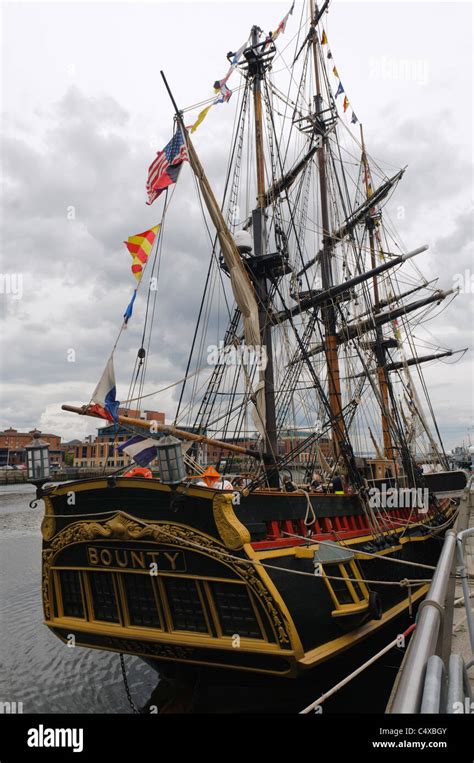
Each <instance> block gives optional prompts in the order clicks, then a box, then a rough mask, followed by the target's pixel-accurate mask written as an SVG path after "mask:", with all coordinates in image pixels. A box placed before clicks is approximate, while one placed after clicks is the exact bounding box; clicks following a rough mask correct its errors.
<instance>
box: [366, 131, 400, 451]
mask: <svg viewBox="0 0 474 763" xmlns="http://www.w3.org/2000/svg"><path fill="white" fill-rule="evenodd" d="M360 140H361V144H362V164H363V166H364V183H365V193H366V197H367V200H368V199H370V196H371V194H372V188H371V184H370V178H369V162H368V160H367V154H366V151H365V142H364V131H363V128H362V125H361V126H360ZM367 219H368V224H367V228H368V233H369V247H370V265H371V268H372V269H375V267H376V261H375V234H374V226H375V222H374V220H373V219H372V217H371V216H370V214H369V216H368V218H367ZM372 286H373V290H374V305H373V311H374V313H378V312H379V311H380V296H379V285H378V280H377V275H374V276H373V278H372ZM383 342H384V340H383V334H382V328H381V326H377V328H376V340H375V357H376V361H377V378H378V384H379V390H380V397H381V412H382V437H383V449H384V456H385V458H387V459H388V460H389V461H393V460H394V453H393V443H392V437H391V434H390V428H389V417H390V413H389V411H390V408H389V388H388V379H387V373H386V370H385V364H386V352H385V346H384V343H383Z"/></svg>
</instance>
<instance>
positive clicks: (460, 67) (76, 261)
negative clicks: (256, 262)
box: [0, 0, 474, 447]
mask: <svg viewBox="0 0 474 763" xmlns="http://www.w3.org/2000/svg"><path fill="white" fill-rule="evenodd" d="M289 5H290V2H289V0H288V2H285V3H279V2H263V3H261V2H260V3H259V2H238V3H232V2H223V1H222V0H221V1H220V2H210V3H203V2H193V3H185V2H176V1H174V2H172V3H163V2H145V3H140V2H133V3H125V2H101V3H97V2H80V3H74V2H65V1H63V2H51V3H44V2H12V3H9V2H4V3H2V4H1V6H0V7H1V14H2V22H3V23H2V30H3V31H2V41H1V42H2V53H1V67H2V72H1V104H0V107H1V118H2V127H1V153H2V196H1V223H2V225H1V244H2V246H1V252H2V266H1V274H2V282H1V286H2V289H1V292H2V293H1V294H0V304H1V314H0V319H1V321H2V327H1V331H2V349H3V353H2V355H3V360H2V406H1V410H0V414H1V415H0V427H2V428H4V427H7V426H15V427H17V428H18V429H30V428H32V427H33V426H38V427H39V428H40V429H42V430H43V431H52V432H57V433H60V434H61V435H62V436H63V437H64V438H65V439H72V438H73V437H80V436H83V435H85V434H87V433H89V432H93V431H94V430H95V427H96V425H95V422H94V421H93V420H86V419H78V418H75V417H74V416H72V415H71V414H66V413H62V412H61V411H60V406H61V403H63V402H69V403H73V404H80V403H83V402H87V401H88V400H89V398H90V395H91V392H92V390H93V388H94V386H95V384H96V382H97V380H98V378H99V376H100V374H101V371H102V368H103V366H104V363H105V361H106V359H107V357H108V355H109V353H110V349H111V347H112V345H113V342H114V340H115V338H116V335H117V332H118V329H119V326H120V323H121V315H122V313H123V310H124V308H125V306H126V304H127V302H128V300H129V298H130V295H131V290H132V288H133V279H132V277H131V275H130V262H129V255H128V254H127V252H126V250H125V248H124V246H123V244H122V242H123V240H124V239H125V238H126V237H127V236H129V235H131V234H133V233H136V232H138V231H141V230H146V229H147V228H148V227H151V225H153V224H155V223H156V222H157V219H159V216H160V215H159V213H160V207H159V205H160V202H157V203H156V204H155V205H154V206H152V207H147V206H146V205H145V192H144V183H145V178H146V170H147V167H148V165H149V164H150V161H151V160H152V158H153V156H154V154H155V153H156V151H157V150H159V149H160V148H162V147H163V145H164V144H165V143H166V142H167V140H168V139H169V137H170V134H171V126H172V109H171V106H170V103H169V100H168V97H167V96H166V93H165V92H164V88H163V85H162V82H161V78H160V76H159V70H160V69H164V70H165V71H166V73H167V76H168V79H169V80H170V82H171V84H172V87H173V91H174V92H175V94H176V96H177V98H178V101H179V103H180V105H182V106H184V105H190V104H192V103H194V102H198V101H200V100H203V99H205V98H208V97H209V96H210V95H211V94H212V89H211V88H212V84H213V82H214V80H215V79H216V78H220V77H222V76H223V75H224V73H225V71H226V69H227V62H226V59H225V55H226V53H227V51H228V50H235V49H236V48H237V47H238V46H239V45H240V44H241V43H242V42H243V40H245V39H246V37H247V36H248V33H249V29H250V27H251V26H252V24H254V23H257V24H258V25H259V26H260V27H261V28H262V29H263V30H265V31H269V30H270V29H274V28H275V27H276V26H277V24H278V22H279V21H280V20H281V18H282V17H283V16H284V14H285V13H286V12H287V10H288V8H289ZM301 9H302V2H300V0H296V6H295V13H294V16H293V17H292V18H290V20H289V22H288V26H287V30H286V33H285V35H284V36H282V37H280V40H279V45H281V46H283V45H286V44H287V43H288V42H289V41H290V40H291V38H292V36H293V35H294V34H295V32H296V30H297V23H298V19H299V17H300V14H301ZM326 29H327V33H328V37H329V38H330V45H331V49H332V51H333V54H334V58H335V60H336V61H337V67H338V70H339V72H340V74H341V77H342V79H343V80H344V85H345V88H346V91H347V92H348V94H349V97H350V100H351V104H352V105H353V106H354V109H355V110H356V112H357V114H358V116H359V118H360V119H361V121H363V123H364V130H365V138H366V143H367V146H368V148H369V150H370V153H371V154H372V155H373V156H374V157H376V158H377V159H380V160H381V161H382V162H384V164H385V165H388V166H389V165H393V166H394V167H401V166H404V165H406V164H407V165H408V171H407V173H406V175H405V177H404V179H403V180H402V182H401V183H400V185H399V187H398V191H397V195H396V198H395V199H394V200H392V202H391V204H392V209H391V210H389V211H390V212H391V213H392V216H393V218H395V217H396V216H397V215H398V218H399V219H397V225H398V229H399V232H400V234H401V237H402V239H403V241H404V242H405V243H406V245H407V249H413V248H415V247H417V246H419V245H420V244H423V243H428V244H429V245H430V251H429V253H427V254H426V255H422V256H421V257H420V258H419V259H418V261H417V264H418V265H419V266H420V267H421V268H422V270H423V271H424V273H425V274H426V275H427V277H429V278H434V277H436V276H438V277H439V284H440V286H441V287H443V288H451V287H452V285H453V278H454V277H455V275H456V274H463V275H464V274H465V273H466V271H472V254H473V251H472V240H473V237H472V190H473V189H472V162H473V152H472V134H473V133H472V127H473V125H472V37H471V36H472V7H471V4H470V3H469V2H449V3H443V2H402V1H398V2H381V1H380V0H378V2H356V1H355V0H354V1H352V2H343V1H342V0H333V2H332V4H331V12H330V14H329V17H328V19H327V22H326ZM406 62H408V65H407V63H406ZM232 120H233V106H232V101H231V103H230V104H229V105H228V106H225V107H221V108H219V109H216V110H215V111H214V112H212V113H211V114H210V115H209V117H208V119H207V120H206V123H205V126H204V125H203V127H202V128H201V129H200V131H199V132H198V133H196V146H197V149H198V151H199V153H200V156H201V159H202V161H203V164H204V165H205V167H206V168H207V170H208V173H209V177H210V180H211V182H212V183H214V185H215V187H216V189H217V190H219V189H220V188H221V187H222V167H223V166H225V161H226V157H227V150H228V140H229V136H230V131H231V126H232ZM186 173H190V170H189V168H188V167H186V168H185V171H183V173H182V175H183V178H182V181H181V179H180V187H179V189H178V191H179V193H180V199H179V204H178V203H177V202H176V199H175V203H174V205H173V215H172V217H171V219H170V220H169V221H168V224H167V237H168V238H167V246H166V251H165V252H164V254H163V257H164V261H163V264H162V268H163V270H162V277H161V279H160V284H159V291H158V302H157V304H158V308H157V309H158V314H159V315H158V317H159V320H158V321H157V329H156V331H155V334H154V347H153V360H152V362H151V363H150V368H149V379H148V386H147V389H148V390H152V389H156V388H158V387H160V386H162V385H165V384H167V383H170V382H173V381H175V380H176V379H178V378H180V377H181V376H182V372H183V369H184V365H185V362H186V357H187V353H188V350H189V338H190V336H191V332H192V330H193V326H194V321H195V318H196V315H197V310H198V307H199V301H200V297H201V288H202V285H203V283H204V278H205V273H206V269H207V265H208V257H209V253H208V242H207V238H206V235H205V234H204V233H203V227H202V222H201V218H200V211H199V207H198V204H197V200H196V195H195V194H194V193H193V192H192V183H191V180H190V178H189V176H188V177H185V174H186ZM401 207H403V209H402V211H401V213H400V209H401ZM184 221H185V222H186V224H185V225H184V224H183V222H184ZM468 276H469V278H467V280H466V279H464V280H463V282H462V283H463V293H461V294H460V295H459V296H458V297H457V299H456V300H455V301H454V302H453V303H452V305H451V306H450V308H449V310H447V311H445V312H443V313H441V314H440V315H439V317H438V318H437V319H436V320H434V321H433V323H432V324H430V326H429V330H430V331H431V333H432V335H433V337H434V339H433V341H434V342H439V343H440V344H443V345H447V346H450V347H453V348H460V347H469V346H471V344H472V331H473V301H472V291H473V290H474V283H471V280H470V272H468ZM15 279H16V280H15ZM15 292H16V293H15ZM142 314H143V312H142V306H140V304H138V305H137V308H136V313H135V315H134V319H135V323H134V325H133V326H131V327H130V329H129V331H128V332H127V335H126V337H125V338H124V341H123V342H121V345H120V349H119V352H118V355H117V359H116V373H117V384H118V396H119V397H120V396H121V394H120V393H121V390H122V391H125V390H126V388H127V384H128V381H129V374H130V370H131V364H132V363H133V358H134V356H135V353H136V349H137V341H138V337H139V333H138V332H139V327H140V316H141V315H142ZM71 351H73V352H71ZM426 378H427V382H428V385H429V387H430V391H431V394H432V401H433V404H434V407H435V409H436V410H437V412H438V416H439V423H440V428H441V431H442V433H443V436H444V438H445V442H446V445H447V446H448V447H452V446H453V445H455V444H458V443H459V442H460V441H461V440H463V439H466V438H467V434H468V428H469V427H470V426H471V425H472V424H473V418H472V401H473V392H472V380H473V375H472V352H471V353H468V354H467V355H466V356H465V357H464V358H463V360H462V361H460V362H458V363H456V364H454V365H451V364H450V363H442V364H438V365H437V366H436V367H430V368H427V369H426ZM123 396H124V395H122V397H123ZM175 396H176V392H175V391H174V390H173V391H170V392H168V393H166V394H163V395H161V396H160V397H159V398H156V402H155V404H154V405H153V404H152V405H150V407H155V408H158V409H160V410H164V411H165V412H166V414H167V417H168V418H169V419H170V418H172V416H173V414H174V410H175V407H176V397H175ZM471 434H472V435H473V437H474V432H472V433H471Z"/></svg>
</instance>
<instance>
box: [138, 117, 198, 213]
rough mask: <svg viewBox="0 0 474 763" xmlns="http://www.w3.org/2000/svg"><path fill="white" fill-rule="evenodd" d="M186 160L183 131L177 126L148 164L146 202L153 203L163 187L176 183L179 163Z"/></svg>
mask: <svg viewBox="0 0 474 763" xmlns="http://www.w3.org/2000/svg"><path fill="white" fill-rule="evenodd" d="M186 161H188V151H187V148H186V143H185V142H184V138H183V133H182V132H181V130H180V129H179V128H178V129H177V130H176V132H175V134H174V135H173V137H172V138H171V140H170V142H169V143H168V144H167V145H166V146H165V148H164V149H163V151H159V152H158V153H157V155H156V159H155V160H154V162H153V163H152V164H151V165H150V168H149V170H148V179H147V181H146V190H147V194H148V201H147V204H153V202H154V201H155V199H157V198H158V196H159V195H160V193H161V192H162V191H164V190H165V188H167V187H168V186H169V185H171V184H172V183H176V181H177V179H178V175H179V171H180V169H181V164H182V163H183V162H186Z"/></svg>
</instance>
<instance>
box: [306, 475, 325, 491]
mask: <svg viewBox="0 0 474 763" xmlns="http://www.w3.org/2000/svg"><path fill="white" fill-rule="evenodd" d="M309 489H310V490H311V491H312V492H313V493H322V492H323V480H322V477H321V475H320V474H314V475H313V479H312V480H311V482H310V484H309Z"/></svg>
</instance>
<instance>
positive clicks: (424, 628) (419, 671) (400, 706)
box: [388, 477, 474, 713]
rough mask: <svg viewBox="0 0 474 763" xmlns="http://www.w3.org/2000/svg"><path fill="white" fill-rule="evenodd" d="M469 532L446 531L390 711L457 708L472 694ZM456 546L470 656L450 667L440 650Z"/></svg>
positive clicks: (471, 531) (456, 657) (467, 495)
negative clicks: (466, 550)
mask: <svg viewBox="0 0 474 763" xmlns="http://www.w3.org/2000/svg"><path fill="white" fill-rule="evenodd" d="M472 481H473V478H472V477H471V478H470V479H469V482H468V485H467V487H466V489H465V492H464V495H463V497H462V499H461V500H462V501H464V502H467V506H466V505H465V506H466V508H467V509H468V510H469V509H470V508H471V507H472V494H471V490H472ZM471 535H474V528H470V529H467V530H462V531H461V532H458V533H457V534H456V533H455V531H454V530H449V532H447V533H446V536H445V539H444V543H443V548H442V550H441V554H440V557H439V561H438V564H437V567H436V570H435V572H434V575H433V578H432V581H431V585H430V589H429V591H428V594H427V597H426V599H425V600H424V601H423V602H422V603H421V605H420V607H419V609H418V617H417V626H416V630H415V633H414V635H413V636H412V639H411V641H410V644H409V647H408V650H407V654H406V656H405V659H404V661H403V664H402V667H401V669H400V673H399V676H398V684H397V686H396V688H395V690H394V693H393V698H392V701H391V703H390V707H389V709H388V712H389V713H420V712H422V713H439V712H457V710H453V709H452V708H453V707H455V706H457V705H458V704H459V702H461V698H462V697H464V698H465V697H468V698H469V699H470V698H471V690H470V683H469V678H468V675H467V669H468V668H469V667H471V666H472V665H473V664H474V660H473V659H472V652H473V651H474V618H473V614H472V609H471V605H470V598H469V575H468V572H467V570H466V565H465V561H464V553H463V546H464V541H465V540H466V538H467V537H469V536H471ZM456 551H457V560H458V574H459V576H460V579H461V583H462V587H463V594H464V602H465V606H466V613H467V623H468V628H469V637H470V643H471V660H470V661H469V662H468V663H465V662H464V660H463V658H462V657H460V655H453V654H451V656H450V657H449V664H448V669H447V670H445V665H444V663H443V660H442V659H441V657H440V656H439V655H437V654H436V651H437V647H438V644H439V640H440V634H441V625H442V622H443V617H444V613H445V607H446V599H447V593H448V585H449V582H450V579H451V577H452V570H453V563H454V561H455V558H456V557H455V552H456ZM460 712H463V711H462V710H461V711H460Z"/></svg>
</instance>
